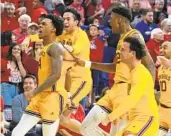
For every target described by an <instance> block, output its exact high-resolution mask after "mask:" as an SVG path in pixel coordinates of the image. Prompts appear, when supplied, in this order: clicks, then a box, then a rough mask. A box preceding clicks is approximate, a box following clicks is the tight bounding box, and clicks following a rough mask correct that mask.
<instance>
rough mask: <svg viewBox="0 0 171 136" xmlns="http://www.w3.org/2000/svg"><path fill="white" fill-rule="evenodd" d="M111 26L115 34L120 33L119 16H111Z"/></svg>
mask: <svg viewBox="0 0 171 136" xmlns="http://www.w3.org/2000/svg"><path fill="white" fill-rule="evenodd" d="M110 26H111V27H112V32H113V33H120V30H119V28H120V22H119V15H118V14H116V13H112V14H111V19H110Z"/></svg>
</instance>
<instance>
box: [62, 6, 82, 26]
mask: <svg viewBox="0 0 171 136" xmlns="http://www.w3.org/2000/svg"><path fill="white" fill-rule="evenodd" d="M66 12H70V13H72V14H73V15H74V20H78V24H79V23H80V21H81V15H80V13H79V12H78V11H77V10H76V9H74V8H66V9H65V10H64V13H66ZM64 13H63V15H64Z"/></svg>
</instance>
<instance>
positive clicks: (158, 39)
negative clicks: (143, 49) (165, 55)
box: [146, 28, 164, 63]
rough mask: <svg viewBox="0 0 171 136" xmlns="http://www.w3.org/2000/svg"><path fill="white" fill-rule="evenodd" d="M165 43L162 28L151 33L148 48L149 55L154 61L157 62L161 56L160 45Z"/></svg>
mask: <svg viewBox="0 0 171 136" xmlns="http://www.w3.org/2000/svg"><path fill="white" fill-rule="evenodd" d="M163 41H164V32H163V31H162V30H161V29H160V28H155V29H153V30H152V32H151V39H150V40H149V41H148V42H147V44H146V45H147V48H148V50H149V53H150V55H151V57H152V59H153V61H154V63H155V62H156V60H157V56H159V55H160V54H159V49H160V45H161V44H162V42H163Z"/></svg>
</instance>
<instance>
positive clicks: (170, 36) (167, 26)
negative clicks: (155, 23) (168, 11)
mask: <svg viewBox="0 0 171 136" xmlns="http://www.w3.org/2000/svg"><path fill="white" fill-rule="evenodd" d="M161 29H162V30H163V32H164V40H165V41H166V40H171V19H168V18H167V19H164V20H163V21H162V22H161Z"/></svg>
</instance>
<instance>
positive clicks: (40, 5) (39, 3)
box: [31, 0, 47, 23]
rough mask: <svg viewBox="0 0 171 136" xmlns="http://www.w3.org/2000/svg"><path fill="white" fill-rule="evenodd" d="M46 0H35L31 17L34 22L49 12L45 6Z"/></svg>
mask: <svg viewBox="0 0 171 136" xmlns="http://www.w3.org/2000/svg"><path fill="white" fill-rule="evenodd" d="M44 1H45V0H33V9H34V10H33V13H32V16H31V19H32V21H33V22H35V23H37V22H38V19H39V17H40V15H42V14H47V11H46V10H45V7H44Z"/></svg>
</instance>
